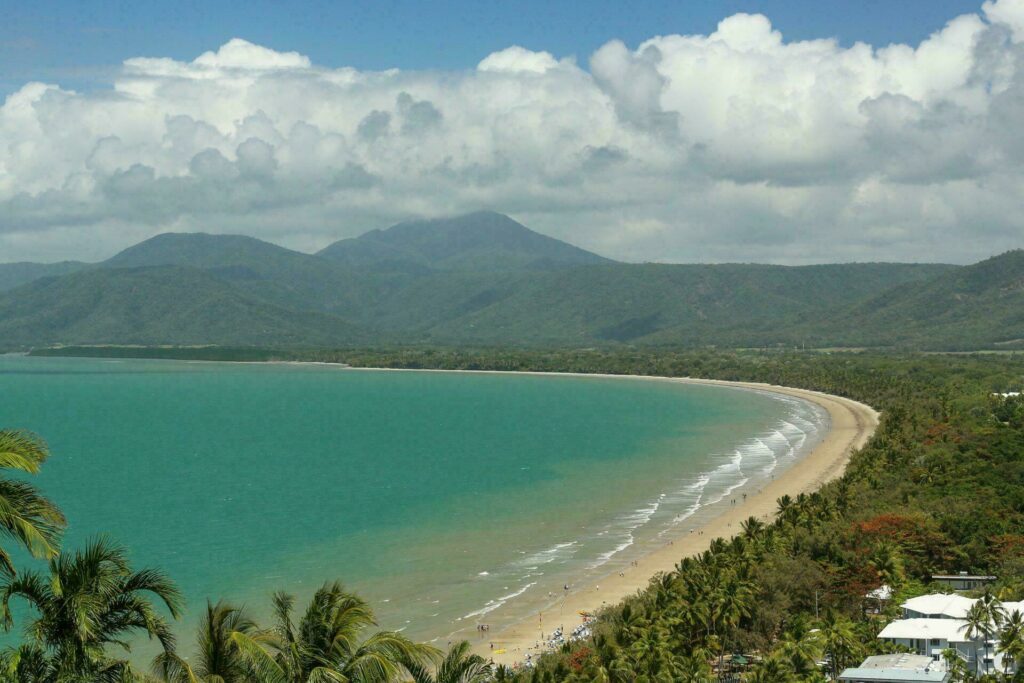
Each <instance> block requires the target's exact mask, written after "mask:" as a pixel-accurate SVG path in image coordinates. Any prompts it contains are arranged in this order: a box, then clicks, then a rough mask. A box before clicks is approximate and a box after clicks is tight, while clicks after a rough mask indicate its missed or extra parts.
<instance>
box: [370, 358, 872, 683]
mask: <svg viewBox="0 0 1024 683" xmlns="http://www.w3.org/2000/svg"><path fill="white" fill-rule="evenodd" d="M352 369H353V370H358V368H352ZM367 369H369V368H367ZM410 371H411V372H423V371H422V370H410ZM426 372H447V371H444V370H427V371H426ZM457 372H458V371H457ZM462 372H477V371H462ZM479 372H481V373H487V374H495V373H491V372H490V371H479ZM502 374H503V373H502ZM510 374H539V375H544V374H548V373H510ZM579 376H582V377H608V378H618V379H623V380H629V379H635V380H642V381H665V382H683V383H693V384H717V385H724V386H731V387H737V388H743V389H753V390H758V391H771V392H775V393H779V394H786V395H789V396H794V397H798V398H802V399H805V400H808V401H811V402H813V403H815V404H817V405H819V406H821V407H822V408H824V409H825V410H826V411H828V414H829V416H830V423H831V424H830V429H829V431H828V432H827V434H826V435H825V436H824V438H823V439H822V440H821V442H820V443H819V444H818V445H817V446H816V447H815V448H814V449H813V450H812V451H811V452H810V453H808V454H807V455H806V456H804V457H803V458H802V459H801V460H800V461H799V462H797V463H795V464H794V465H792V466H791V467H790V468H788V469H787V470H785V471H784V472H782V473H780V474H779V476H778V477H776V478H775V479H773V480H772V481H771V482H769V483H767V484H765V485H764V486H763V487H762V488H761V490H760V491H752V492H750V493H749V494H748V495H747V496H746V497H745V498H744V499H742V500H740V499H737V503H736V505H733V506H729V507H724V508H722V510H721V511H720V513H719V514H717V515H716V516H715V517H713V518H712V519H711V520H709V521H708V522H706V523H705V524H703V525H702V526H699V527H695V528H694V530H693V531H691V530H690V529H689V528H687V529H686V530H681V531H680V533H679V534H678V535H676V536H675V537H674V538H672V539H671V540H669V541H666V544H665V545H664V546H663V547H661V548H660V549H658V550H655V551H653V552H650V553H648V554H646V555H643V556H641V557H639V558H637V560H636V561H635V562H634V563H633V564H632V565H631V566H630V567H628V568H626V569H624V570H622V573H621V574H620V573H619V572H617V571H616V572H613V573H611V574H609V575H607V576H604V577H602V578H600V579H597V580H595V581H592V582H590V583H589V584H580V585H574V586H572V587H571V589H570V590H569V592H568V593H567V594H566V596H565V597H564V599H562V600H560V601H559V602H558V603H557V604H555V605H552V606H551V607H549V608H548V609H546V610H545V611H544V612H538V613H535V614H533V615H531V616H529V617H527V618H525V619H523V620H521V621H519V622H517V623H515V624H513V625H512V626H509V627H507V628H504V629H502V630H500V631H494V632H488V633H486V634H481V633H479V632H475V630H474V628H470V627H467V628H466V629H465V630H464V631H459V632H456V633H453V634H451V635H450V638H451V640H452V641H453V642H454V641H456V640H460V639H465V640H469V641H470V642H471V643H473V646H474V649H475V651H476V652H477V653H478V654H481V655H483V656H485V657H488V658H492V659H493V660H494V661H495V662H496V663H499V664H505V665H515V664H517V663H522V662H524V661H525V659H526V655H527V654H530V655H531V656H533V657H536V656H537V655H538V654H539V653H541V652H543V651H544V645H543V642H544V638H543V637H544V636H550V634H551V632H552V631H553V630H554V629H555V628H557V627H559V626H562V627H563V628H564V631H565V633H567V634H568V633H569V632H571V631H572V629H574V628H575V627H577V626H578V625H580V624H581V623H583V617H581V616H580V612H590V613H592V612H596V611H598V610H600V609H601V608H602V607H603V606H606V605H610V604H615V603H616V602H618V601H620V600H622V599H623V598H624V597H626V596H628V595H631V594H633V593H636V592H637V591H638V590H641V589H643V588H645V587H646V586H647V585H648V583H649V582H650V579H651V578H652V577H653V576H655V575H656V574H658V573H661V572H667V571H671V570H672V569H673V568H674V566H675V565H676V563H678V562H679V560H680V559H681V558H683V557H686V556H690V555H694V554H696V553H699V552H701V551H703V550H705V549H707V547H708V545H709V544H710V542H711V541H712V539H714V538H717V537H726V538H728V537H731V536H733V535H735V533H737V532H738V531H739V529H740V523H741V522H742V521H743V520H745V519H747V518H748V517H751V516H754V517H759V518H762V519H765V520H770V519H772V518H773V517H774V513H775V508H776V500H777V499H778V498H779V497H781V496H783V495H785V494H789V495H791V496H795V495H797V494H799V493H809V492H811V491H814V490H815V489H817V488H819V487H820V486H821V485H822V484H824V483H826V482H828V481H830V480H832V479H835V478H837V477H839V476H840V475H841V474H842V473H843V470H844V469H845V467H846V463H847V462H848V460H849V457H850V455H851V454H852V453H853V452H854V451H855V450H857V449H858V448H860V447H862V446H863V445H864V444H865V443H866V442H867V440H868V439H869V438H870V437H871V435H872V433H873V432H874V430H875V428H876V427H877V425H878V413H877V412H876V411H875V410H874V409H872V408H871V407H869V406H866V405H864V404H861V403H857V402H856V401H852V400H850V399H846V398H841V397H838V396H831V395H828V394H822V393H819V392H814V391H806V390H803V389H792V388H789V387H779V386H772V385H767V384H756V383H747V382H724V381H715V380H691V379H683V378H668V377H644V376H622V375H592V374H589V375H588V374H584V375H579ZM701 532H703V533H701ZM538 645H539V647H538Z"/></svg>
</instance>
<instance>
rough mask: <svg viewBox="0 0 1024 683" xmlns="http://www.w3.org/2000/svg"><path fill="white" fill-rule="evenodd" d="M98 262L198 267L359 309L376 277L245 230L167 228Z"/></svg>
mask: <svg viewBox="0 0 1024 683" xmlns="http://www.w3.org/2000/svg"><path fill="white" fill-rule="evenodd" d="M97 265H98V267H100V268H137V267H143V266H182V267H188V268H198V269H202V270H204V271H206V272H207V273H209V274H211V275H213V276H215V277H217V278H218V279H220V280H223V281H225V282H229V283H231V284H232V285H234V286H235V287H237V288H238V289H239V290H241V291H244V292H247V293H249V294H252V295H254V296H257V297H259V298H261V299H264V300H266V301H268V302H271V303H274V304H277V305H279V306H284V307H288V308H294V309H297V310H305V311H322V312H323V311H331V310H335V309H347V310H352V309H358V308H359V307H360V306H362V305H364V304H365V303H366V302H367V301H370V300H372V298H373V295H372V292H371V291H369V290H370V288H371V287H372V285H373V283H372V282H369V281H368V280H367V278H365V277H361V276H359V275H357V274H355V273H352V272H351V271H349V270H345V269H343V268H339V267H338V266H337V265H336V264H334V263H331V262H330V261H328V260H326V259H323V258H320V257H318V256H313V255H310V254H303V253H301V252H298V251H292V250H291V249H285V248H284V247H280V246H277V245H276V244H271V243H269V242H264V241H263V240H258V239H256V238H254V237H246V236H243V235H210V234H206V233H164V234H161V235H157V236H156V237H152V238H150V239H148V240H145V241H144V242H140V243H139V244H136V245H134V246H132V247H129V248H127V249H125V250H124V251H122V252H120V253H119V254H117V255H115V256H113V257H112V258H110V259H108V260H107V261H104V262H103V263H100V264H97ZM353 297H354V299H355V300H354V301H353V300H351V298H353Z"/></svg>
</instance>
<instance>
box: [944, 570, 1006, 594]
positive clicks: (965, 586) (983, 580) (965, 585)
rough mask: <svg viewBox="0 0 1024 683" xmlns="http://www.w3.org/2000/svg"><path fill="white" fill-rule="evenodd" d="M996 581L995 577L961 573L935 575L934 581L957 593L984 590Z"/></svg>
mask: <svg viewBox="0 0 1024 683" xmlns="http://www.w3.org/2000/svg"><path fill="white" fill-rule="evenodd" d="M995 580H996V577H994V576H979V575H977V574H968V573H967V572H960V573H959V574H935V575H933V576H932V581H934V582H935V583H940V584H942V585H944V586H949V587H950V588H952V589H953V590H955V591H974V590H978V589H980V588H984V587H985V586H987V585H989V584H990V583H992V582H993V581H995Z"/></svg>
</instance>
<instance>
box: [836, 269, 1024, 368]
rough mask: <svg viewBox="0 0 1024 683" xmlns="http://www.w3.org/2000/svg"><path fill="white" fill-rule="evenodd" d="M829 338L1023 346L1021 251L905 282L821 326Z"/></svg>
mask: <svg viewBox="0 0 1024 683" xmlns="http://www.w3.org/2000/svg"><path fill="white" fill-rule="evenodd" d="M827 334H828V335H829V337H830V338H831V339H846V340H851V341H852V343H865V342H870V343H871V344H872V345H877V344H897V345H913V346H916V347H920V348H928V349H976V348H986V347H993V346H995V347H999V346H1016V347H1020V346H1024V251H1022V250H1019V249H1018V250H1015V251H1009V252H1006V253H1005V254H1001V255H999V256H995V257H993V258H990V259H986V260H984V261H981V262H979V263H975V264H974V265H970V266H966V267H963V268H958V269H956V270H952V271H948V272H944V273H941V274H939V275H936V276H935V277H934V278H931V279H928V280H925V281H923V282H914V283H908V284H906V285H903V286H901V287H896V288H894V289H891V290H889V291H886V292H883V293H881V294H879V295H877V296H874V297H871V298H869V299H867V300H865V301H864V302H863V303H861V304H859V305H857V306H855V307H853V308H852V309H851V310H850V311H848V312H847V313H846V315H844V316H842V317H838V316H833V317H832V319H831V320H829V321H828V324H827Z"/></svg>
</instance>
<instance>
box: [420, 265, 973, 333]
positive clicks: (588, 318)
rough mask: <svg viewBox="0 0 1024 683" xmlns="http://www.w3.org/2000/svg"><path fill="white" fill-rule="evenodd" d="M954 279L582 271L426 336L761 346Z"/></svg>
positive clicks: (922, 272) (541, 282)
mask: <svg viewBox="0 0 1024 683" xmlns="http://www.w3.org/2000/svg"><path fill="white" fill-rule="evenodd" d="M950 269H955V267H954V266H944V265H922V264H894V263H851V264H836V265H819V266H799V267H793V266H770V265H758V264H719V265H668V264H642V265H640V264H636V265H634V264H615V265H609V266H595V267H587V268H577V269H572V270H563V271H558V272H552V273H546V274H543V275H539V276H534V277H531V278H529V280H528V281H523V282H520V283H519V286H517V287H516V288H515V289H514V291H513V292H512V293H511V294H510V295H509V296H507V297H505V298H502V299H500V300H498V301H496V302H494V303H493V304H491V305H489V306H486V307H482V308H480V309H479V310H476V311H473V312H471V313H468V314H467V315H464V316H460V317H458V318H454V319H452V320H449V321H447V322H444V323H441V324H438V325H435V326H434V327H432V328H431V329H430V330H429V331H428V335H429V337H430V338H432V339H434V340H437V341H449V342H452V343H467V342H473V343H507V342H508V341H512V340H514V341H517V342H519V343H534V344H564V343H575V344H586V343H602V342H603V343H612V342H628V343H641V344H645V343H653V344H684V345H694V344H719V343H726V342H728V343H730V344H733V345H751V344H753V345H757V344H759V343H761V342H763V341H765V340H767V339H771V340H772V341H781V340H782V339H785V338H787V335H786V334H785V333H786V329H787V323H793V322H801V321H805V320H809V319H816V318H818V317H820V316H821V315H823V314H824V313H825V312H827V311H829V310H832V309H835V308H847V307H849V306H851V305H854V304H856V303H859V302H860V301H862V300H863V299H865V298H867V297H869V296H872V295H876V294H878V293H879V292H882V291H885V290H887V289H889V288H892V287H894V286H898V285H902V284H905V283H908V282H915V281H920V280H922V279H926V278H930V277H932V276H933V275H936V274H938V273H945V272H947V271H949V270H950ZM780 331H781V332H782V333H783V334H782V335H779V334H778V333H779V332H780ZM788 340H789V341H792V340H793V338H792V337H789V338H788Z"/></svg>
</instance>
